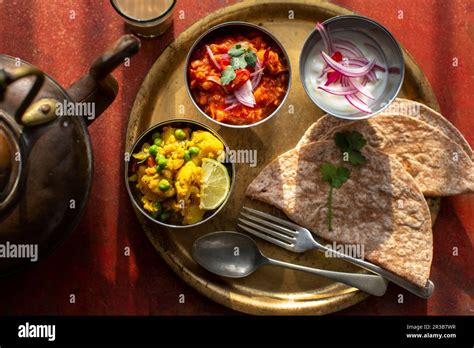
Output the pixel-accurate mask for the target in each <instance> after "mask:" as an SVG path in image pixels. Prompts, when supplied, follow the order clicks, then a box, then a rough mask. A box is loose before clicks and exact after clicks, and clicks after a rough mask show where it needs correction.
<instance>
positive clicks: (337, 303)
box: [125, 0, 440, 315]
mask: <svg viewBox="0 0 474 348" xmlns="http://www.w3.org/2000/svg"><path fill="white" fill-rule="evenodd" d="M269 4H274V5H288V4H292V5H294V6H295V7H298V6H301V5H305V6H312V7H317V8H319V9H320V10H321V11H323V12H328V13H331V12H332V13H333V15H334V16H337V15H354V14H355V15H357V13H356V12H355V11H352V10H349V9H347V8H345V7H342V6H339V5H336V4H333V3H330V2H328V1H326V0H311V1H309V0H287V1H284V0H244V1H242V2H238V3H236V4H233V5H230V6H225V7H223V8H221V9H218V10H217V11H214V12H212V13H210V14H208V15H206V16H204V17H202V18H201V19H199V20H198V21H196V22H195V23H193V24H192V25H191V26H189V27H188V28H186V29H185V30H183V31H182V32H181V33H180V34H179V35H178V36H177V37H176V38H175V39H174V40H173V41H172V42H171V43H170V44H169V45H168V46H167V47H166V48H165V49H164V50H163V52H162V53H161V54H160V55H159V56H158V57H157V59H156V60H155V62H154V63H153V65H152V66H151V67H150V69H149V71H148V73H147V75H146V77H145V79H144V80H143V82H142V84H141V86H140V89H139V91H138V93H137V95H136V97H135V100H134V102H133V105H132V108H131V111H130V117H129V121H128V124H127V130H126V135H125V138H126V139H125V151H128V150H129V149H130V148H131V146H132V145H133V141H132V140H131V138H130V136H131V135H130V134H131V133H132V132H133V129H134V128H136V127H135V126H136V124H137V123H138V122H139V120H140V117H139V116H138V115H135V114H136V111H135V110H136V109H137V108H140V104H141V103H142V104H146V103H147V101H146V99H145V97H144V95H145V93H144V92H145V91H146V89H147V87H146V86H149V85H151V84H152V81H151V80H152V79H153V77H152V76H151V75H152V74H151V71H154V70H156V67H155V66H156V65H157V64H158V61H159V60H160V57H161V56H163V55H164V54H165V53H166V52H168V51H174V50H177V49H180V48H181V47H182V46H183V45H184V44H186V42H188V40H189V37H190V36H192V35H193V33H194V32H196V31H199V32H201V34H202V33H203V32H204V31H205V30H206V29H203V28H207V27H209V28H210V27H212V26H213V25H214V24H208V23H214V22H215V21H217V20H218V19H219V18H220V17H221V16H222V15H229V14H230V13H235V12H238V11H245V10H248V9H250V8H251V7H253V6H264V5H269ZM201 34H198V35H197V37H199V35H201ZM400 47H401V48H402V51H403V56H404V60H405V66H406V70H412V71H415V72H417V73H419V76H416V77H417V78H418V80H419V85H420V86H422V88H421V90H422V91H423V93H424V97H425V98H426V100H427V104H428V105H429V106H430V107H432V108H433V109H435V110H437V111H440V107H439V104H438V101H437V99H436V96H435V94H434V91H433V89H432V87H431V85H430V83H429V81H428V79H427V78H426V75H425V74H424V72H423V70H422V69H421V68H420V67H419V66H418V64H417V63H416V61H415V60H414V59H413V57H412V56H411V54H410V53H409V52H408V51H407V50H406V49H405V48H404V47H403V46H402V45H401V44H400ZM405 78H406V75H405ZM125 180H126V173H125ZM439 201H440V200H439V199H438V200H437V201H436V204H437V207H436V209H435V216H436V215H437V213H438V211H439ZM132 207H133V206H132ZM133 209H134V211H135V214H136V215H137V218H138V220H139V222H140V225H141V227H142V229H143V230H144V232H145V234H146V235H147V238H148V239H149V240H150V243H151V244H152V245H153V247H154V248H155V249H156V251H157V252H158V253H159V254H160V256H161V257H162V258H163V259H164V261H165V262H166V263H167V264H168V266H169V267H170V268H171V269H172V270H173V271H174V272H175V273H176V274H177V275H178V276H179V277H180V278H181V279H182V280H184V282H185V283H186V284H188V285H189V286H191V287H192V288H193V289H195V290H197V291H198V292H199V293H201V294H202V295H204V296H205V297H207V298H208V299H210V300H212V301H214V302H217V303H219V304H221V305H223V306H225V307H227V308H229V309H232V310H235V311H239V312H243V313H246V314H253V315H322V314H329V313H334V312H337V311H340V310H343V309H345V308H348V307H351V306H353V305H355V304H357V303H359V302H362V301H363V300H364V299H366V298H368V297H369V296H370V295H368V294H366V293H364V292H362V291H360V290H358V289H355V288H349V289H348V290H347V291H344V292H339V293H338V295H336V296H331V297H325V298H324V300H325V301H324V302H323V301H320V299H318V298H314V297H313V298H311V299H305V300H301V301H292V302H290V303H289V302H288V301H281V300H278V299H273V298H266V297H261V298H258V299H256V298H254V297H249V296H245V295H242V294H240V293H237V292H232V291H229V290H228V289H227V288H226V286H225V283H224V284H216V283H215V282H213V281H212V280H210V281H209V280H207V279H206V278H203V277H200V276H199V275H196V274H195V273H194V272H193V271H192V270H190V269H188V268H186V267H184V265H182V263H180V262H179V259H180V258H179V257H178V256H177V255H174V254H170V253H168V250H167V249H166V248H165V246H164V243H163V240H162V236H161V235H160V236H158V238H156V237H157V236H156V233H155V232H154V231H152V230H150V229H149V228H148V226H147V224H146V221H145V219H144V218H143V217H142V216H141V214H140V213H139V211H138V210H137V209H136V208H135V207H133ZM433 224H434V221H433ZM151 234H155V235H154V237H155V238H154V239H160V241H159V243H154V242H153V239H152V237H151ZM262 299H263V300H262ZM328 304H330V306H328ZM326 307H330V308H329V310H328V309H327V308H326Z"/></svg>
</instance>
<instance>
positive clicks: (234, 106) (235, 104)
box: [224, 103, 240, 111]
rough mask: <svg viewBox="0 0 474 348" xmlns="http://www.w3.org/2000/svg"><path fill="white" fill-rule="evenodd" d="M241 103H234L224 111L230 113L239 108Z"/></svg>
mask: <svg viewBox="0 0 474 348" xmlns="http://www.w3.org/2000/svg"><path fill="white" fill-rule="evenodd" d="M239 105H240V103H234V104H232V105H231V106H228V107H226V108H225V109H224V111H229V110H232V109H235V108H236V107H237V106H239Z"/></svg>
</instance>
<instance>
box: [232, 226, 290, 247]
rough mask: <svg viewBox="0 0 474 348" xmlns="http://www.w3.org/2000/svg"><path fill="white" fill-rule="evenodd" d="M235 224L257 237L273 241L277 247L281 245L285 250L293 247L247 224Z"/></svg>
mask: <svg viewBox="0 0 474 348" xmlns="http://www.w3.org/2000/svg"><path fill="white" fill-rule="evenodd" d="M237 226H238V227H240V228H241V229H243V230H244V231H247V232H248V233H250V234H253V235H254V236H257V237H258V238H262V239H265V240H266V241H267V242H270V243H273V244H275V245H278V246H279V247H282V248H284V249H287V250H293V248H292V247H291V246H290V245H289V244H287V243H284V242H282V241H280V240H278V239H275V238H273V237H270V236H268V235H266V234H263V233H260V232H258V231H255V230H254V229H253V228H250V227H247V226H244V225H241V224H237Z"/></svg>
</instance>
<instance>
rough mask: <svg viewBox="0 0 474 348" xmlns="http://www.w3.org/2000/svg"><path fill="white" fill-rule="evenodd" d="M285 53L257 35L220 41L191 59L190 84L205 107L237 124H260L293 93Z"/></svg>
mask: <svg viewBox="0 0 474 348" xmlns="http://www.w3.org/2000/svg"><path fill="white" fill-rule="evenodd" d="M288 77H289V73H288V66H287V62H286V61H285V58H284V54H283V53H282V52H281V50H280V49H279V47H278V46H277V45H276V44H275V43H274V42H273V41H271V42H270V41H268V40H267V39H266V38H265V37H264V35H263V34H262V33H260V32H257V31H255V32H254V31H250V32H248V33H245V35H243V34H236V35H227V36H221V37H216V38H214V39H212V41H211V42H207V43H203V44H201V45H199V46H198V47H197V48H196V49H195V51H194V52H193V53H192V55H191V59H190V63H189V66H188V83H189V87H190V90H191V94H192V96H193V98H194V100H195V101H196V103H197V104H198V105H199V106H200V108H201V109H202V110H203V111H204V112H205V113H206V114H207V115H209V116H210V117H212V118H213V119H214V120H216V121H218V122H222V123H228V124H232V125H247V124H252V123H256V122H258V121H260V120H262V119H264V118H265V117H267V116H269V115H270V114H272V113H273V111H275V109H276V108H277V107H278V106H279V105H280V104H281V102H282V101H283V99H284V97H285V95H286V91H287V89H288Z"/></svg>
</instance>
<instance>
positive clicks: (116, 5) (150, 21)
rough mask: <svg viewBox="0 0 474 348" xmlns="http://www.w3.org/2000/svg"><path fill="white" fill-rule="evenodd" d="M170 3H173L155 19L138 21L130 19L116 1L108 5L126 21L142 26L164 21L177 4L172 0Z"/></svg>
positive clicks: (133, 18) (137, 19) (113, 0)
mask: <svg viewBox="0 0 474 348" xmlns="http://www.w3.org/2000/svg"><path fill="white" fill-rule="evenodd" d="M172 1H173V2H172V4H171V5H170V6H169V7H168V8H167V9H166V10H165V11H164V12H163V13H161V14H160V15H158V16H156V17H152V18H149V19H139V18H136V17H132V16H130V15H127V14H126V13H125V12H124V11H123V10H122V8H121V7H120V5H119V4H118V3H117V0H110V4H111V5H112V7H113V8H114V10H115V11H116V12H117V13H118V14H119V15H120V16H121V17H122V18H123V19H125V20H126V21H127V20H128V21H130V22H134V23H135V24H142V25H143V24H152V23H153V22H156V21H159V20H160V19H163V20H164V19H165V18H166V17H168V16H169V15H170V14H171V13H172V12H173V10H174V7H175V6H176V3H177V0H172Z"/></svg>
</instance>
